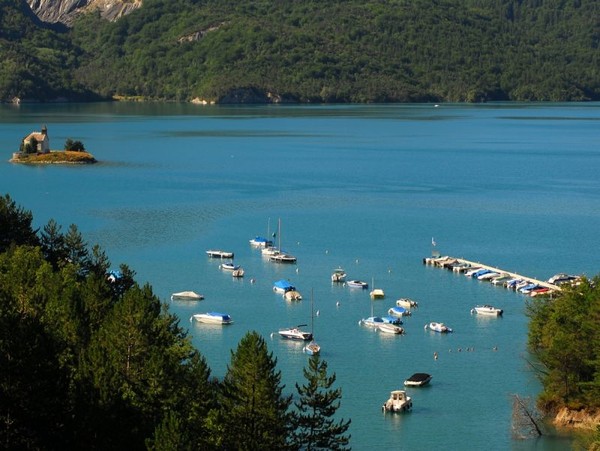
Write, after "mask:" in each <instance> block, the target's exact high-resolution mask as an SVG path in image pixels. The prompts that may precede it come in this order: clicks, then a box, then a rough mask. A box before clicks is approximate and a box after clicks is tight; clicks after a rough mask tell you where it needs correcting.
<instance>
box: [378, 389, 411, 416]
mask: <svg viewBox="0 0 600 451" xmlns="http://www.w3.org/2000/svg"><path fill="white" fill-rule="evenodd" d="M411 407H412V399H411V398H410V396H407V395H406V391H404V390H394V391H392V392H391V393H390V398H389V399H388V400H387V401H386V402H385V403H384V404H383V406H381V409H382V410H383V411H384V412H406V411H407V410H410V408H411Z"/></svg>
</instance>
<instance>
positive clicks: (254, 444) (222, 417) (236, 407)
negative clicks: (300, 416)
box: [218, 332, 291, 451]
mask: <svg viewBox="0 0 600 451" xmlns="http://www.w3.org/2000/svg"><path fill="white" fill-rule="evenodd" d="M276 364H277V361H276V359H274V358H273V356H272V353H269V352H268V349H267V345H266V343H265V340H264V339H263V338H262V337H261V336H260V335H259V334H258V333H256V332H248V333H247V334H246V335H245V336H244V337H243V338H242V340H241V341H240V343H239V345H238V347H237V349H236V351H235V352H233V351H232V352H231V363H230V365H229V366H228V368H227V373H226V375H225V378H224V380H223V384H222V390H221V394H220V397H219V412H218V414H219V423H220V424H221V425H222V429H221V430H222V431H225V433H224V434H222V438H221V442H220V443H219V445H220V446H222V447H224V448H225V449H231V450H234V449H238V450H255V451H256V450H263V449H285V448H286V446H287V443H286V439H287V436H288V433H289V432H290V417H289V413H288V407H289V406H290V404H291V396H284V395H283V394H282V393H283V386H282V385H281V384H280V381H281V373H280V372H279V371H276V369H275V367H276Z"/></svg>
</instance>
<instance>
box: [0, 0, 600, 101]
mask: <svg viewBox="0 0 600 451" xmlns="http://www.w3.org/2000/svg"><path fill="white" fill-rule="evenodd" d="M11 3H18V2H17V1H16V0H10V1H9V0H1V1H0V5H2V9H3V10H6V8H7V7H8V6H7V5H9V4H11ZM4 17H6V14H4ZM598 17H600V3H599V2H598V1H596V0H395V1H394V0H391V1H388V2H380V1H374V0H367V1H365V0H345V1H342V0H320V1H313V0H301V1H294V2H275V1H233V0H220V1H216V0H169V1H166V0H144V3H143V6H142V7H141V8H140V9H138V10H136V11H134V12H132V13H131V14H129V15H127V16H125V17H123V18H121V19H119V20H118V21H116V22H114V23H110V22H107V21H105V20H103V19H101V18H100V17H99V16H94V15H88V16H86V17H83V18H81V19H80V20H79V21H77V22H76V23H75V24H74V26H73V28H72V29H71V30H70V31H69V32H67V33H63V34H52V35H47V39H44V41H43V42H40V41H39V38H37V36H39V34H40V31H39V29H38V28H39V27H36V29H35V30H33V31H27V32H26V33H25V34H24V35H23V36H22V37H20V38H17V39H15V37H14V36H11V37H8V38H7V37H5V36H4V32H1V33H2V35H1V39H2V50H1V53H2V54H4V52H5V45H6V44H5V42H6V39H8V40H9V44H10V45H13V46H20V47H19V48H21V49H23V50H24V51H25V53H26V54H27V55H30V57H32V58H33V55H37V54H39V51H40V49H41V50H43V51H44V52H45V53H49V51H48V49H47V47H49V45H50V44H49V42H50V41H54V40H55V41H56V42H64V48H62V49H55V50H54V52H53V53H52V54H53V56H54V58H49V57H46V58H45V59H44V60H43V63H44V64H47V65H48V66H49V67H50V68H52V69H53V70H54V71H56V72H58V74H57V75H58V76H59V79H56V80H53V83H54V84H56V85H58V86H64V88H65V89H69V90H71V91H75V92H76V91H77V90H78V89H79V88H78V87H79V86H83V87H85V88H86V89H89V90H91V91H93V92H94V93H97V94H99V95H101V96H105V97H112V96H140V97H142V98H150V99H165V100H184V101H187V100H191V99H193V98H199V99H205V100H208V101H217V102H271V101H283V102H285V101H291V102H410V101H467V102H480V101H489V100H552V101H558V100H568V101H581V100H600V73H599V70H598V68H599V67H600V57H599V49H598V44H599V41H600V21H598ZM3 20H5V19H3ZM23 20H25V19H23ZM42 44H43V45H42ZM53 48H54V47H53ZM2 56H3V55H2ZM65 68H68V69H69V70H68V75H69V76H68V77H66V78H61V77H62V76H63V72H61V69H65ZM28 70H29V71H31V69H23V70H22V71H21V72H23V71H25V72H24V73H20V75H18V76H17V78H21V77H26V76H27V75H29V72H27V71H28ZM50 74H51V75H52V72H50ZM10 77H13V78H10ZM14 77H15V75H14V74H13V72H12V71H10V70H8V71H7V70H6V69H3V71H2V72H1V73H0V98H2V99H7V98H9V97H10V96H14V95H17V96H20V97H25V98H26V97H33V98H36V97H38V96H39V93H38V92H36V91H35V89H34V87H35V86H21V85H16V83H15V80H14ZM33 84H34V85H35V83H33Z"/></svg>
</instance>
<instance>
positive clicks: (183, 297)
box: [171, 291, 204, 301]
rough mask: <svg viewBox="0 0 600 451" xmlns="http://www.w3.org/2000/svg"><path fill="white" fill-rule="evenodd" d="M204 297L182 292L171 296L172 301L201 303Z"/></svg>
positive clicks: (191, 292) (192, 292) (194, 293)
mask: <svg viewBox="0 0 600 451" xmlns="http://www.w3.org/2000/svg"><path fill="white" fill-rule="evenodd" d="M202 299H204V296H202V295H201V294H198V293H196V292H194V291H181V292H179V293H173V294H172V295H171V300H172V301H201V300H202Z"/></svg>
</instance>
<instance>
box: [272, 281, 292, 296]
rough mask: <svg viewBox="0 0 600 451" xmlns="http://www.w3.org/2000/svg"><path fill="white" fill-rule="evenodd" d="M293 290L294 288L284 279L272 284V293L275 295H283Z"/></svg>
mask: <svg viewBox="0 0 600 451" xmlns="http://www.w3.org/2000/svg"><path fill="white" fill-rule="evenodd" d="M295 289H296V287H295V286H294V285H292V284H291V283H290V282H289V281H288V280H285V279H281V280H278V281H276V282H274V283H273V291H274V292H276V293H281V294H285V293H286V292H287V291H291V290H295Z"/></svg>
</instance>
